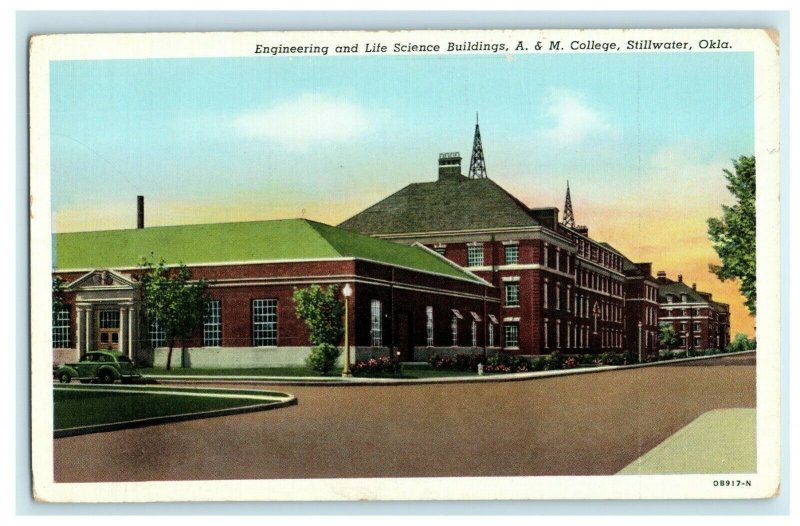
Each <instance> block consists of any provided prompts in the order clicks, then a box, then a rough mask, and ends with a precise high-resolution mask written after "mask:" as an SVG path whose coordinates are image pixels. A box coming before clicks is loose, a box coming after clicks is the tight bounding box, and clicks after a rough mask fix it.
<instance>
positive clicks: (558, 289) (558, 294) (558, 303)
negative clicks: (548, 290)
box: [556, 283, 561, 310]
mask: <svg viewBox="0 0 800 526" xmlns="http://www.w3.org/2000/svg"><path fill="white" fill-rule="evenodd" d="M560 309H561V283H556V310H560Z"/></svg>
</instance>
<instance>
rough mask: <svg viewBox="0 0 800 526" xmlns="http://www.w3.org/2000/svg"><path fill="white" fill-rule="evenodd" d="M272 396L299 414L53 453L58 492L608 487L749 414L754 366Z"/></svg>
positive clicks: (60, 446)
mask: <svg viewBox="0 0 800 526" xmlns="http://www.w3.org/2000/svg"><path fill="white" fill-rule="evenodd" d="M237 387H241V386H237ZM269 389H276V390H282V391H286V392H290V393H292V394H294V395H296V396H297V397H298V399H299V404H298V405H297V406H294V407H289V408H286V409H280V410H275V411H267V412H263V413H253V414H243V415H235V416H228V417H220V418H211V419H206V420H194V421H189V422H180V423H174V424H166V425H160V426H152V427H148V428H140V429H129V430H124V431H116V432H112V433H100V434H95V435H86V436H80V437H72V438H61V439H57V440H55V453H54V456H55V474H56V480H57V481H58V482H100V481H142V480H192V479H270V478H316V477H385V476H395V477H425V476H516V475H610V474H613V473H616V472H617V471H619V470H620V469H622V468H623V467H625V466H626V465H627V464H629V463H630V462H632V461H633V460H634V459H636V458H638V457H639V456H640V455H642V454H643V453H645V452H646V451H648V450H650V449H652V448H653V447H654V446H656V445H657V444H659V443H660V442H661V441H663V440H664V439H666V438H667V437H669V436H670V435H672V434H673V433H675V432H676V431H678V430H679V429H680V428H682V427H683V426H685V425H686V424H688V423H689V422H691V421H692V420H694V419H695V418H697V417H698V416H700V415H701V414H703V413H705V412H706V411H709V410H712V409H719V408H727V407H755V357H754V356H753V355H744V356H729V357H724V358H720V359H714V360H707V361H701V362H695V363H694V364H693V365H691V366H688V364H687V365H678V364H670V365H663V366H659V367H647V368H641V369H633V370H626V371H612V372H603V373H597V374H590V375H574V376H564V377H555V378H543V379H537V380H527V381H518V382H498V383H490V384H486V383H478V384H476V383H464V384H433V385H431V384H428V385H400V386H347V387H324V386H321V387H316V386H314V387H309V386H302V387H299V386H286V387H284V388H280V387H276V386H269Z"/></svg>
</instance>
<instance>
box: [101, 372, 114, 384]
mask: <svg viewBox="0 0 800 526" xmlns="http://www.w3.org/2000/svg"><path fill="white" fill-rule="evenodd" d="M97 378H98V380H100V383H101V384H112V383H114V375H113V374H111V371H102V372H101V373H100V374H99V375H98V376H97Z"/></svg>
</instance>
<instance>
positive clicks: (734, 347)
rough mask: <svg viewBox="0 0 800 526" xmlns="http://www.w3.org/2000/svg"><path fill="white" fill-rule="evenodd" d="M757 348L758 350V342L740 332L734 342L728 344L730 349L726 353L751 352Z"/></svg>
mask: <svg viewBox="0 0 800 526" xmlns="http://www.w3.org/2000/svg"><path fill="white" fill-rule="evenodd" d="M755 348H756V341H755V340H754V339H753V340H751V339H750V338H748V337H747V336H746V335H744V334H742V333H741V332H740V333H738V334H737V335H736V337H735V338H734V339H733V341H732V342H731V343H730V344H728V348H727V349H726V351H727V352H741V351H751V350H753V349H755Z"/></svg>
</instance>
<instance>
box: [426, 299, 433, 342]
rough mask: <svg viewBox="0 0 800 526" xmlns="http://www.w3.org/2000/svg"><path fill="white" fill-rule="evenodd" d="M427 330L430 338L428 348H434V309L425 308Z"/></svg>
mask: <svg viewBox="0 0 800 526" xmlns="http://www.w3.org/2000/svg"><path fill="white" fill-rule="evenodd" d="M425 317H426V320H425V330H426V332H427V337H428V342H427V343H428V347H433V307H425Z"/></svg>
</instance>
